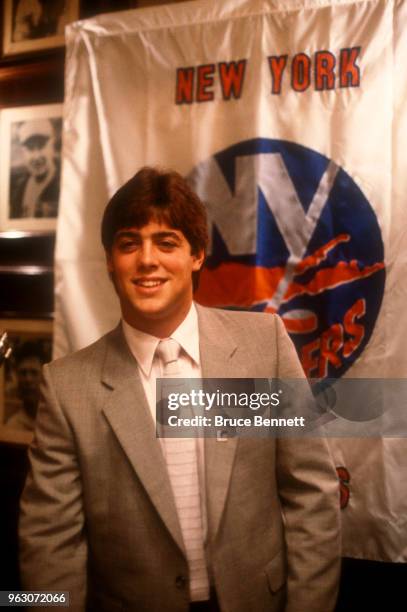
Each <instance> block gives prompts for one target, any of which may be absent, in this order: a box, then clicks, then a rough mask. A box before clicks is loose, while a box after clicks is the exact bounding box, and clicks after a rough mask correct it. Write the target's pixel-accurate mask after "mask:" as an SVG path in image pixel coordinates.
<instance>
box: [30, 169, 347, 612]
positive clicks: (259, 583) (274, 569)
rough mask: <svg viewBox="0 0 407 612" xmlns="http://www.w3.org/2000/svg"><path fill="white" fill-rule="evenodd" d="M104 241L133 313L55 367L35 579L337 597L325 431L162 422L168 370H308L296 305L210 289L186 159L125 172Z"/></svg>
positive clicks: (186, 596) (223, 595)
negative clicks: (263, 308) (197, 292)
mask: <svg viewBox="0 0 407 612" xmlns="http://www.w3.org/2000/svg"><path fill="white" fill-rule="evenodd" d="M102 241H103V245H104V248H105V250H106V258H107V266H108V270H109V273H110V276H111V279H112V281H113V284H114V287H115V289H116V292H117V294H118V297H119V300H120V306H121V311H122V322H121V324H120V325H119V327H118V328H117V329H115V330H114V331H112V332H110V333H109V334H107V335H106V336H104V337H103V338H101V339H100V340H99V341H98V342H96V343H95V344H93V345H91V346H90V347H88V348H86V349H84V350H82V351H80V352H78V353H76V354H74V355H71V356H69V357H66V358H64V359H61V360H58V361H56V362H54V363H53V364H51V365H50V366H47V367H46V369H45V377H46V381H47V389H46V397H47V402H46V403H45V405H44V408H43V409H42V410H40V412H39V414H38V418H37V429H36V436H35V442H34V444H33V446H32V448H31V451H30V457H31V472H30V475H29V477H28V480H27V484H26V488H25V491H24V494H23V499H22V515H21V529H20V531H21V568H22V579H23V587H24V588H25V589H48V590H49V589H54V590H68V591H70V595H71V609H74V610H84V609H85V606H86V601H88V609H90V610H98V611H100V610H105V611H106V612H112V611H114V610H134V611H137V612H143V611H144V612H147V611H148V612H154V611H157V612H161V611H166V612H187V611H188V610H190V611H196V612H198V611H201V612H205V611H206V612H207V611H211V612H214V611H217V610H221V611H222V612H248V611H253V612H263V611H266V610H267V611H271V612H274V611H283V610H285V611H286V612H329V610H332V609H333V607H334V604H335V599H336V591H337V585H338V573H339V557H340V548H339V522H338V485H337V480H336V476H335V472H334V469H333V466H332V464H331V460H330V457H329V454H328V451H327V449H326V445H325V443H324V441H323V440H321V439H317V438H316V439H310V440H305V439H279V440H276V439H271V438H270V439H249V438H244V439H243V438H242V439H240V440H238V439H237V438H230V439H227V440H226V441H218V440H217V439H205V440H204V441H203V440H197V441H194V440H192V441H191V440H188V439H187V440H181V439H179V440H177V439H175V441H174V440H170V441H166V440H164V439H157V437H156V435H155V425H154V420H155V407H154V390H155V380H156V378H157V377H159V376H164V377H165V376H167V375H174V373H175V374H176V375H182V376H183V377H184V378H187V377H200V376H202V377H207V378H209V377H213V378H215V377H217V378H219V377H224V378H239V377H240V378H248V377H253V378H270V377H276V376H280V377H282V378H284V377H287V378H293V377H302V376H303V375H302V372H301V367H300V365H299V362H298V359H297V356H296V353H295V350H294V347H293V345H292V343H291V341H290V340H289V338H288V336H287V334H286V332H285V330H284V327H283V324H282V322H281V320H280V319H279V318H278V317H276V316H273V315H269V314H267V315H262V314H252V313H230V312H225V311H217V310H212V309H207V308H202V307H199V306H198V305H195V304H194V303H193V301H192V293H193V277H195V276H196V275H197V274H198V273H199V270H200V268H201V266H202V263H203V258H204V251H205V246H206V241H207V228H206V217H205V210H204V207H203V205H202V203H201V202H200V201H199V199H198V197H197V196H196V195H195V194H194V193H193V192H192V191H191V190H190V188H189V187H188V185H187V183H186V182H185V181H184V179H183V178H182V177H181V176H180V175H178V174H177V173H175V172H161V171H158V170H155V169H151V168H144V169H142V170H140V171H139V172H138V173H137V174H136V175H135V176H134V177H133V178H132V179H130V181H128V182H127V183H126V184H125V185H124V186H123V187H122V188H121V189H119V191H118V192H117V193H116V194H115V195H114V196H113V198H112V199H111V201H110V202H109V204H108V206H107V208H106V211H105V214H104V219H103V223H102ZM169 346H170V347H171V350H172V349H173V350H174V351H175V352H174V353H173V354H172V355H170V356H169V357H168V351H167V349H168V347H169ZM174 347H175V349H174ZM175 370H176V372H175Z"/></svg>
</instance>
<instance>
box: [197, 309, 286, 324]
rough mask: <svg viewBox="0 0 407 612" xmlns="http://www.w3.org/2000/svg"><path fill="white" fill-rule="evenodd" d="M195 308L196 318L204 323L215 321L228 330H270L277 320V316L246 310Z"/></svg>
mask: <svg viewBox="0 0 407 612" xmlns="http://www.w3.org/2000/svg"><path fill="white" fill-rule="evenodd" d="M196 306H197V311H198V316H199V317H200V319H201V321H203V322H204V323H206V322H210V321H217V322H218V323H220V324H221V325H225V326H227V327H229V328H237V329H240V330H241V329H242V328H250V329H264V328H267V329H268V330H270V329H271V328H274V327H275V325H276V324H277V321H278V320H279V317H278V315H276V314H273V313H268V312H267V313H265V312H253V311H250V312H249V311H247V310H229V309H228V310H226V309H223V308H208V307H206V306H200V305H199V304H197V305H196Z"/></svg>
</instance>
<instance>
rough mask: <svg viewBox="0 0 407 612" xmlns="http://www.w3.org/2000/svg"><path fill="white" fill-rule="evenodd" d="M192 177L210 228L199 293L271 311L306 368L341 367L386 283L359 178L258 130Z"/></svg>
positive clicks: (212, 300) (355, 352)
mask: <svg viewBox="0 0 407 612" xmlns="http://www.w3.org/2000/svg"><path fill="white" fill-rule="evenodd" d="M188 180H189V181H190V183H191V185H192V187H193V188H194V189H195V191H196V192H197V193H198V194H199V196H200V197H201V199H202V200H203V201H204V202H205V204H206V206H207V210H208V216H209V221H210V227H211V231H210V245H209V250H208V257H207V262H206V267H205V269H204V270H203V272H202V275H201V282H200V286H199V290H198V292H197V295H196V299H197V301H198V302H200V303H201V304H205V305H209V306H220V307H227V308H239V309H250V310H256V311H264V312H277V313H278V314H279V315H280V316H281V317H282V318H283V321H284V323H285V325H286V327H287V330H288V331H289V333H290V335H291V337H292V339H293V341H294V343H295V345H296V347H297V350H298V353H299V356H300V359H301V362H302V365H303V367H304V370H305V372H306V374H307V376H309V377H326V376H329V377H338V376H341V375H342V374H343V373H344V372H345V371H346V370H347V369H348V368H349V367H350V365H351V364H352V363H353V362H354V361H355V359H356V358H357V357H358V356H359V355H360V354H361V352H362V351H363V349H364V347H365V346H366V344H367V342H368V340H369V338H370V336H371V334H372V331H373V328H374V325H375V322H376V319H377V315H378V313H379V309H380V305H381V301H382V297H383V292H384V283H385V269H384V261H383V260H384V249H383V241H382V237H381V232H380V228H379V225H378V222H377V218H376V215H375V213H374V211H373V209H372V207H371V206H370V204H369V202H368V201H367V199H366V198H365V196H364V195H363V193H362V191H361V190H360V189H359V187H358V186H357V185H356V184H355V182H354V181H353V180H352V179H351V177H350V176H349V175H348V174H347V173H346V172H345V171H344V170H343V169H342V168H340V167H339V166H338V165H336V164H335V163H334V162H333V161H331V160H329V159H328V158H326V157H325V156H323V155H321V154H319V153H317V152H315V151H313V150H311V149H308V148H305V147H303V146H300V145H298V144H295V143H292V142H287V141H282V140H270V139H262V138H256V139H252V140H247V141H244V142H241V143H239V144H237V145H234V146H232V147H229V148H228V149H225V150H224V151H221V152H220V153H218V154H216V155H215V156H214V157H212V158H210V159H209V160H206V161H204V162H202V163H200V164H199V165H198V166H197V167H196V168H195V169H194V170H193V171H192V173H191V174H190V175H189V177H188Z"/></svg>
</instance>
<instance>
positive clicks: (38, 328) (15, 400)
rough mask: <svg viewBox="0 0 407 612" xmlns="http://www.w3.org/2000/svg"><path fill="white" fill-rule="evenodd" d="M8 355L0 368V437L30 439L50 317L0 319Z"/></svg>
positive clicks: (49, 336)
mask: <svg viewBox="0 0 407 612" xmlns="http://www.w3.org/2000/svg"><path fill="white" fill-rule="evenodd" d="M0 331H1V332H4V331H5V332H7V337H8V342H9V344H10V345H11V348H12V353H11V356H10V357H9V358H8V359H6V361H5V362H4V363H3V365H2V367H1V369H0V441H7V442H17V443H27V442H30V441H31V437H32V431H33V428H34V423H35V416H36V413H37V409H38V405H39V403H40V402H41V383H42V366H43V364H44V363H47V362H49V361H51V348H52V321H47V320H43V319H0Z"/></svg>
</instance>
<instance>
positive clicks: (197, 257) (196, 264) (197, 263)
mask: <svg viewBox="0 0 407 612" xmlns="http://www.w3.org/2000/svg"><path fill="white" fill-rule="evenodd" d="M192 257H193V259H194V261H193V263H192V269H193V271H194V272H198V270H200V269H201V268H202V264H203V262H204V259H205V251H204V250H203V249H201V250H200V251H198V253H195V254H194V255H193V256H192Z"/></svg>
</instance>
